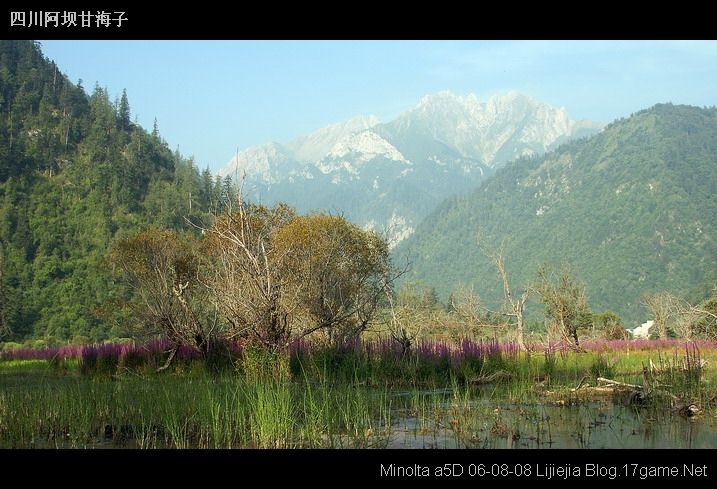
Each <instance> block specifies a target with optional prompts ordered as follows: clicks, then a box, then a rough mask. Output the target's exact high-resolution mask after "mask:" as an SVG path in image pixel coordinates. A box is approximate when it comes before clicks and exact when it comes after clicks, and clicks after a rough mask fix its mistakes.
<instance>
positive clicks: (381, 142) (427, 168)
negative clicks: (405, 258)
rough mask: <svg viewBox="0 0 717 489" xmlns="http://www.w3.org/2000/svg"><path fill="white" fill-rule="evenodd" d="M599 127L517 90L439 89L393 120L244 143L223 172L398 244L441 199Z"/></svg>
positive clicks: (268, 196)
mask: <svg viewBox="0 0 717 489" xmlns="http://www.w3.org/2000/svg"><path fill="white" fill-rule="evenodd" d="M600 127H601V126H600V125H599V124H597V123H593V122H589V121H579V122H575V121H572V120H571V119H570V118H569V117H568V114H567V112H566V111H565V109H555V108H553V107H550V106H549V105H547V104H544V103H541V102H538V101H536V100H534V99H532V98H530V97H527V96H525V95H522V94H520V93H518V92H509V93H508V94H506V95H504V96H494V97H492V98H491V99H490V100H488V101H487V102H485V103H481V102H479V101H478V99H477V98H476V96H475V95H468V96H466V97H461V96H457V95H454V94H452V93H450V92H440V93H437V94H433V95H428V96H426V97H424V98H423V99H422V100H421V101H420V103H419V104H418V106H417V107H415V108H414V109H412V110H410V111H408V112H406V113H404V114H402V115H401V116H399V117H398V118H397V119H395V120H394V121H391V122H389V123H387V124H379V123H378V120H377V119H376V118H375V117H356V118H353V119H351V120H349V121H346V122H343V123H339V124H334V125H331V126H328V127H326V128H323V129H319V130H318V131H316V132H314V133H311V134H309V135H306V136H302V137H300V138H297V139H295V140H293V141H291V142H289V143H287V144H284V145H282V144H279V143H275V142H274V143H269V144H266V145H261V146H256V147H252V148H248V149H246V150H244V151H242V152H240V153H239V154H238V155H237V156H235V157H234V158H233V159H232V160H231V161H230V162H229V163H228V164H227V165H226V166H225V168H223V169H222V170H221V171H220V173H219V174H220V175H221V176H232V177H233V179H234V181H235V182H237V181H238V180H242V181H243V189H244V192H245V195H246V196H247V197H248V198H250V199H254V200H260V201H262V202H266V203H274V202H278V201H286V202H289V203H290V204H292V205H294V206H296V207H297V208H298V209H299V210H301V211H309V210H315V209H323V210H328V211H331V212H337V213H343V214H345V215H346V217H348V218H349V219H351V220H353V221H355V222H357V223H359V224H360V225H363V226H365V227H367V228H371V229H375V230H377V231H381V232H385V233H386V234H387V236H388V238H389V241H390V243H391V245H392V246H394V245H396V244H398V243H399V242H401V241H402V240H403V239H405V238H406V237H408V236H410V235H411V234H412V233H413V230H414V228H415V226H416V224H417V223H418V222H419V221H420V220H421V219H423V218H424V217H425V216H426V215H427V214H428V213H429V212H430V211H431V210H432V209H433V208H434V207H435V206H436V205H438V204H439V203H440V202H441V201H442V200H443V199H445V198H446V197H448V196H450V195H453V194H456V193H460V192H465V191H468V190H470V189H472V188H475V187H476V186H477V185H478V184H479V183H480V182H481V181H482V179H483V178H484V177H486V176H487V175H489V174H490V173H492V171H493V170H494V169H495V168H497V167H500V166H501V165H502V164H504V163H505V162H506V161H508V160H510V159H513V158H515V157H516V156H522V155H534V154H542V153H543V152H545V151H546V150H549V149H551V148H553V147H555V146H557V145H559V144H561V143H563V142H565V141H568V140H570V139H573V138H575V137H582V136H586V135H590V134H593V133H595V132H598V131H599V130H600Z"/></svg>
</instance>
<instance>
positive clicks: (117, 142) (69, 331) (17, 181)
mask: <svg viewBox="0 0 717 489" xmlns="http://www.w3.org/2000/svg"><path fill="white" fill-rule="evenodd" d="M230 188H231V181H230V180H225V181H222V180H220V179H216V178H214V177H213V176H212V174H211V173H210V172H209V170H208V169H205V170H203V171H200V170H199V168H197V166H196V165H195V164H194V162H193V161H192V159H191V158H184V157H182V155H180V154H179V153H178V152H177V151H174V152H173V151H171V150H170V149H169V148H168V146H167V143H166V142H165V141H164V140H163V139H162V137H161V135H160V134H159V132H158V129H157V124H156V122H155V126H154V128H153V130H152V132H151V133H150V132H148V131H146V130H145V129H143V128H142V127H140V126H139V125H138V124H137V123H136V122H133V121H132V113H131V106H130V103H129V99H128V96H127V94H126V93H125V92H123V93H122V95H121V97H120V98H119V99H117V100H114V101H113V100H111V99H110V95H109V93H108V90H107V89H105V88H102V87H101V86H99V85H96V86H95V87H94V88H93V89H92V93H91V94H88V93H87V91H86V90H85V88H84V87H83V86H82V80H80V81H78V82H77V83H76V84H75V83H72V82H71V81H70V80H68V79H67V77H66V76H65V75H64V74H63V73H62V72H61V71H60V70H59V69H58V67H57V66H56V65H55V63H54V62H52V61H50V60H48V59H47V58H45V57H44V56H43V54H42V52H41V49H40V45H39V43H37V42H32V41H2V42H0V333H2V335H1V336H4V338H5V339H8V340H10V339H11V340H15V341H20V340H24V339H27V338H36V339H38V340H42V342H44V343H45V344H48V345H50V344H53V343H56V342H58V341H63V342H64V341H72V340H74V341H75V342H82V341H97V340H102V339H105V338H108V337H110V336H114V337H117V336H122V335H124V334H125V332H124V331H123V330H122V321H121V318H120V317H118V315H119V314H121V313H120V312H118V311H120V309H119V308H116V307H112V305H113V304H114V303H116V302H117V301H119V300H121V299H122V298H123V297H124V296H125V295H126V294H127V291H126V290H124V289H123V288H122V285H121V284H119V283H117V282H115V281H113V280H112V273H111V272H112V271H111V267H110V266H109V264H108V262H107V259H106V257H107V251H108V250H109V249H110V248H111V247H112V246H113V244H114V243H116V242H117V241H118V240H119V239H121V238H122V237H125V236H128V235H130V234H132V233H134V232H137V231H139V230H140V229H144V228H147V227H152V226H156V227H161V228H169V229H175V230H176V229H186V228H191V227H190V226H187V223H186V221H185V218H189V219H203V218H206V217H207V216H208V214H209V213H210V211H212V209H213V208H216V207H217V206H221V205H222V201H223V200H226V199H227V198H228V195H229V189H230Z"/></svg>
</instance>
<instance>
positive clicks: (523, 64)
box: [41, 41, 717, 171]
mask: <svg viewBox="0 0 717 489" xmlns="http://www.w3.org/2000/svg"><path fill="white" fill-rule="evenodd" d="M41 43H42V49H43V52H44V53H45V55H46V56H47V57H49V58H50V59H53V60H55V61H56V62H57V64H58V65H59V67H60V69H61V70H62V71H64V72H65V73H66V74H67V75H68V76H69V78H70V80H72V81H73V82H77V80H78V79H82V80H83V85H84V87H85V89H86V90H88V91H89V92H91V90H92V88H93V87H94V84H95V82H99V84H100V85H101V86H103V87H106V88H108V89H109V93H110V97H111V98H114V97H118V96H119V95H120V94H121V92H122V89H123V88H126V89H127V94H128V97H129V102H130V106H131V108H132V118H133V119H134V118H135V116H137V118H138V121H139V123H140V124H141V125H142V126H144V127H145V128H147V129H150V130H151V128H152V122H153V120H154V118H155V117H156V118H157V120H158V123H159V129H160V132H161V134H162V136H163V137H164V138H165V139H166V140H167V142H168V143H169V146H170V147H171V148H172V149H175V148H177V147H179V150H180V151H181V152H182V153H183V154H184V155H186V156H190V155H194V157H195V159H196V161H197V163H198V164H199V165H200V166H201V167H206V166H209V167H210V168H211V169H212V170H215V171H216V170H218V169H219V168H221V167H222V166H224V164H226V163H227V162H228V161H229V160H230V158H231V157H232V156H233V155H234V153H235V152H236V149H237V147H238V148H239V149H243V148H246V147H248V146H251V145H256V144H262V143H266V142H269V141H277V142H282V143H284V142H287V141H289V140H291V139H292V138H294V137H296V136H299V135H301V134H305V133H307V132H310V131H312V130H314V129H318V128H319V127H322V126H325V125H328V124H331V123H334V122H340V121H342V120H345V119H348V118H350V117H353V116H355V115H360V114H363V115H375V116H377V117H379V119H381V121H382V122H387V121H389V120H391V119H392V118H394V117H396V116H397V115H398V114H400V113H401V112H403V111H405V110H408V109H410V108H412V107H413V106H415V105H416V104H417V103H418V101H419V99H420V98H421V97H422V96H423V95H425V94H428V93H433V92H437V91H440V90H451V91H453V92H455V93H457V94H461V95H466V94H468V93H475V94H476V95H477V96H478V98H479V99H480V100H481V101H485V100H486V99H487V98H488V97H490V96H491V95H493V94H496V93H504V92H507V91H508V90H510V89H516V90H518V91H520V92H523V93H525V94H527V95H530V96H532V97H534V98H536V99H538V100H541V101H544V102H547V103H549V104H551V105H554V106H557V107H565V108H566V109H567V110H568V113H569V114H570V116H571V117H572V118H573V119H592V120H597V121H601V122H610V121H611V120H613V119H615V118H618V117H623V116H628V115H629V114H630V113H632V112H635V111H638V110H641V109H644V108H647V107H650V106H652V105H654V104H656V103H659V102H673V103H676V104H677V103H683V104H691V105H698V106H705V105H707V106H711V105H717V42H713V41H699V42H696V41H695V42H692V41H690V42H666V41H644V42H643V41H639V42H638V41H625V42H617V41H610V42H602V41H491V42H487V41H460V42H458V41H431V42H427V41H426V42H424V41H421V42H419V41H405V42H404V41H251V42H250V41H42V42H41Z"/></svg>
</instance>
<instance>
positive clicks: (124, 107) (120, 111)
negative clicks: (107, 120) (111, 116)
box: [117, 89, 132, 131]
mask: <svg viewBox="0 0 717 489" xmlns="http://www.w3.org/2000/svg"><path fill="white" fill-rule="evenodd" d="M130 117H131V115H130V110H129V100H128V99H127V89H122V98H120V102H119V106H118V107H117V127H118V128H119V129H121V130H123V131H128V130H129V129H130V126H131V124H132V122H131V120H130Z"/></svg>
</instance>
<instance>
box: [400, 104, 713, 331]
mask: <svg viewBox="0 0 717 489" xmlns="http://www.w3.org/2000/svg"><path fill="white" fill-rule="evenodd" d="M479 234H480V235H481V240H482V243H483V246H486V247H488V248H493V249H495V248H497V247H498V246H499V245H500V244H501V242H503V240H507V241H506V243H507V244H506V250H505V260H506V267H507V269H508V272H509V276H510V277H511V282H512V283H513V284H514V286H515V287H518V286H519V285H521V284H522V285H525V284H527V283H529V282H530V281H531V280H533V279H534V278H535V274H536V270H537V268H538V266H539V265H540V264H541V263H544V262H547V263H553V264H568V265H570V266H571V268H572V270H573V272H574V273H575V275H576V276H577V277H578V278H580V279H582V280H583V281H585V283H586V285H587V292H588V295H589V299H590V303H591V305H592V307H593V310H596V311H600V310H605V309H612V310H614V311H617V312H619V313H620V314H621V315H622V316H623V317H624V318H625V319H628V320H629V321H631V322H632V323H628V324H627V325H630V324H633V325H634V324H635V323H636V322H637V321H640V320H643V321H644V320H645V319H646V318H647V311H646V310H645V309H644V308H643V307H642V305H641V304H640V296H641V294H643V293H644V292H655V291H660V290H667V291H671V292H673V293H676V294H679V295H682V296H685V297H687V298H690V299H692V300H700V299H703V298H704V296H705V295H706V294H707V293H708V292H709V291H710V290H711V288H712V287H711V286H712V284H714V281H715V279H716V278H717V109H715V108H705V109H701V108H697V107H690V106H673V105H670V104H662V105H657V106H655V107H653V108H651V109H648V110H644V111H642V112H639V113H637V114H634V115H632V116H631V117H629V118H627V119H623V120H618V121H616V122H614V123H612V124H611V125H609V126H608V127H607V128H606V129H605V130H604V131H603V132H602V133H600V134H598V135H596V136H594V137H592V138H590V139H587V140H581V141H577V142H572V143H569V144H566V145H564V146H562V147H561V148H559V149H557V150H556V151H554V152H552V153H549V154H547V155H545V156H542V157H538V158H533V159H525V158H524V159H519V160H517V161H515V162H513V163H512V164H509V165H508V166H507V167H505V168H504V169H502V170H499V171H498V172H497V173H496V175H495V176H494V177H493V178H492V179H490V180H488V181H486V182H485V183H484V184H483V185H482V186H481V187H480V188H479V189H478V190H476V191H475V192H474V193H472V194H471V195H469V196H467V197H463V198H454V199H451V200H450V201H447V202H445V203H444V204H443V205H442V206H441V207H439V208H438V209H437V210H436V211H435V212H434V213H433V214H432V215H431V216H430V217H429V218H428V219H426V220H425V221H424V222H423V223H422V224H421V226H419V228H418V229H417V230H416V234H415V235H414V236H412V237H411V238H410V239H409V240H407V242H406V243H403V244H402V245H401V246H400V248H399V249H398V250H397V252H398V254H399V255H402V254H409V256H410V258H411V260H412V262H413V270H412V272H411V274H409V277H408V278H409V279H421V280H423V281H425V282H427V283H429V284H433V285H435V286H436V288H437V290H438V291H439V292H440V294H441V295H442V296H443V297H444V298H446V297H447V296H448V295H449V294H450V292H451V290H453V288H454V287H455V286H456V285H457V284H459V283H464V284H472V285H474V286H475V289H476V292H478V293H480V294H481V295H482V296H484V297H486V298H489V299H493V300H498V299H499V297H500V296H501V295H502V287H501V285H500V284H499V282H498V278H497V274H496V271H495V267H494V266H493V265H492V264H491V263H490V261H489V259H488V258H487V257H486V255H485V254H484V253H483V252H482V251H481V250H480V249H479V246H478V244H477V236H478V235H479ZM537 308H538V309H539V307H537Z"/></svg>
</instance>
